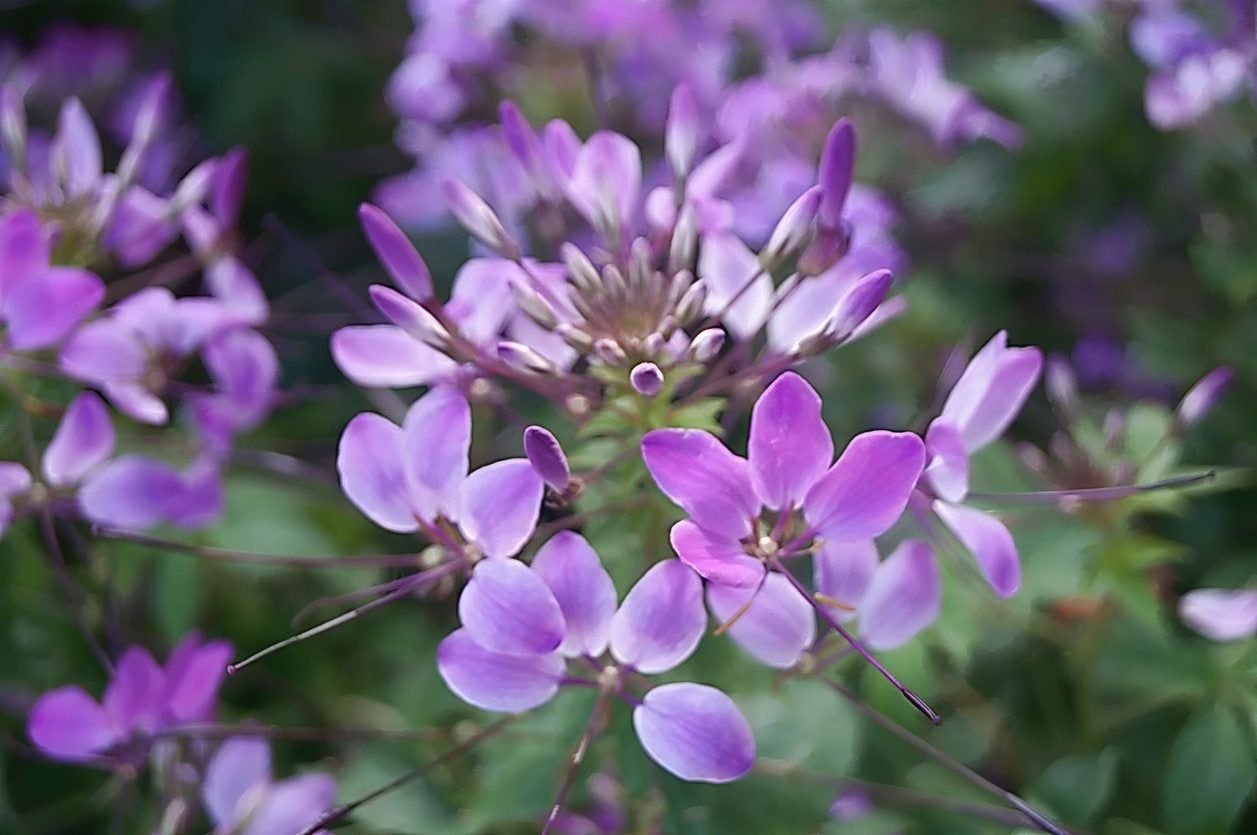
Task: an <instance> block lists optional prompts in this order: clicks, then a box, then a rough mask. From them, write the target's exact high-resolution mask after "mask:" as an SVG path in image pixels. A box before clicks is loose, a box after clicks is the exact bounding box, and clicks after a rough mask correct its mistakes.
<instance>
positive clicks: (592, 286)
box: [559, 243, 602, 296]
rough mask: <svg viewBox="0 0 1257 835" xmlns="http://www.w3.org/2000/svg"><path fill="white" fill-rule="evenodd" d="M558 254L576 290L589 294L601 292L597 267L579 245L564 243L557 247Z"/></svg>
mask: <svg viewBox="0 0 1257 835" xmlns="http://www.w3.org/2000/svg"><path fill="white" fill-rule="evenodd" d="M559 255H560V256H561V257H562V258H563V265H564V266H565V267H567V274H568V276H569V277H570V278H571V280H572V284H574V285H576V289H577V290H579V291H580V292H582V293H584V294H586V295H590V296H593V295H597V294H598V293H599V292H601V290H602V279H601V278H600V277H599V275H598V269H597V268H596V267H595V266H594V265H593V262H592V261H590V260H589V256H587V255H585V253H584V252H582V251H581V249H580V247H578V246H576V245H574V244H572V243H564V244H563V246H561V247H560V248H559Z"/></svg>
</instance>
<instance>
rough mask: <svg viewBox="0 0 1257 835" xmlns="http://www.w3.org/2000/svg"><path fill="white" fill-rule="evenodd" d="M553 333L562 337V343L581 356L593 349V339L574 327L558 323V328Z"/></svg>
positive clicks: (565, 323)
mask: <svg viewBox="0 0 1257 835" xmlns="http://www.w3.org/2000/svg"><path fill="white" fill-rule="evenodd" d="M554 332H555V333H557V334H558V335H559V336H560V337H562V339H563V341H564V342H566V343H567V344H568V345H571V346H572V347H573V348H575V349H576V350H577V351H578V352H580V353H582V354H587V353H589V352H590V350H592V349H593V347H594V340H593V337H591V336H590V335H589V334H588V333H586V332H585V331H584V330H582V329H581V328H578V327H576V326H575V325H571V324H568V323H567V322H560V323H559V325H558V327H556V328H555V329H554Z"/></svg>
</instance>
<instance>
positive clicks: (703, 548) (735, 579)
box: [671, 519, 764, 587]
mask: <svg viewBox="0 0 1257 835" xmlns="http://www.w3.org/2000/svg"><path fill="white" fill-rule="evenodd" d="M671 540H672V549H673V550H674V551H676V554H677V556H678V557H680V558H681V562H683V563H685V564H686V565H688V566H689V567H690V568H692V569H694V570H695V571H697V572H698V573H699V574H701V575H702V576H703V577H704V578H705V579H707V580H711V581H712V582H713V583H722V584H724V585H727V586H738V587H746V586H754V585H758V584H759V579H760V578H761V577H763V576H764V564H763V563H762V562H760V561H759V560H757V559H755V558H754V557H752V556H751V555H749V554H747V553H746V551H745V550H743V548H742V543H740V542H738V541H737V540H736V539H733V538H731V537H724V536H720V535H719V534H713V533H711V532H710V531H706V530H704V529H702V528H700V527H699V526H698V525H695V524H694V523H693V522H691V521H690V520H688V519H683V520H682V521H680V522H677V523H676V524H675V525H673V526H672V535H671Z"/></svg>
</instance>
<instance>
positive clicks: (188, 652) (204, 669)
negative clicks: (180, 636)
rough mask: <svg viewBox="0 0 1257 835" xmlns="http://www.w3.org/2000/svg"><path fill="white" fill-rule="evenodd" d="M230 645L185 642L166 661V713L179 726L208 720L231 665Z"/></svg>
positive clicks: (191, 639) (195, 638)
mask: <svg viewBox="0 0 1257 835" xmlns="http://www.w3.org/2000/svg"><path fill="white" fill-rule="evenodd" d="M231 652H232V649H231V644H229V643H227V642H226V641H210V642H208V643H205V644H202V643H201V642H200V638H199V636H196V635H191V636H189V637H188V638H185V639H184V640H183V641H182V642H181V643H180V644H179V646H178V647H176V648H175V651H174V652H172V653H171V654H170V658H169V659H167V661H166V695H165V703H166V712H167V713H168V714H169V715H170V716H172V717H173V718H174V719H176V720H177V721H180V722H200V721H204V720H207V719H209V718H210V716H211V714H212V713H213V712H214V703H215V701H216V700H217V698H218V689H219V687H221V686H222V683H223V677H224V676H225V675H226V674H227V663H228V662H229V661H231Z"/></svg>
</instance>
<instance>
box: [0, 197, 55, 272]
mask: <svg viewBox="0 0 1257 835" xmlns="http://www.w3.org/2000/svg"><path fill="white" fill-rule="evenodd" d="M50 254H51V252H50V248H49V242H48V235H47V234H45V232H44V227H43V224H42V223H40V220H39V215H37V214H35V213H34V212H32V211H31V210H29V209H21V210H19V211H16V212H13V213H11V214H8V215H6V216H5V217H3V218H0V293H2V292H7V291H8V288H9V287H10V286H11V284H10V282H13V281H16V280H19V279H21V278H23V277H25V276H29V275H33V274H34V273H37V272H43V271H44V270H45V269H46V268H47V267H48V258H49V256H50Z"/></svg>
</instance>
